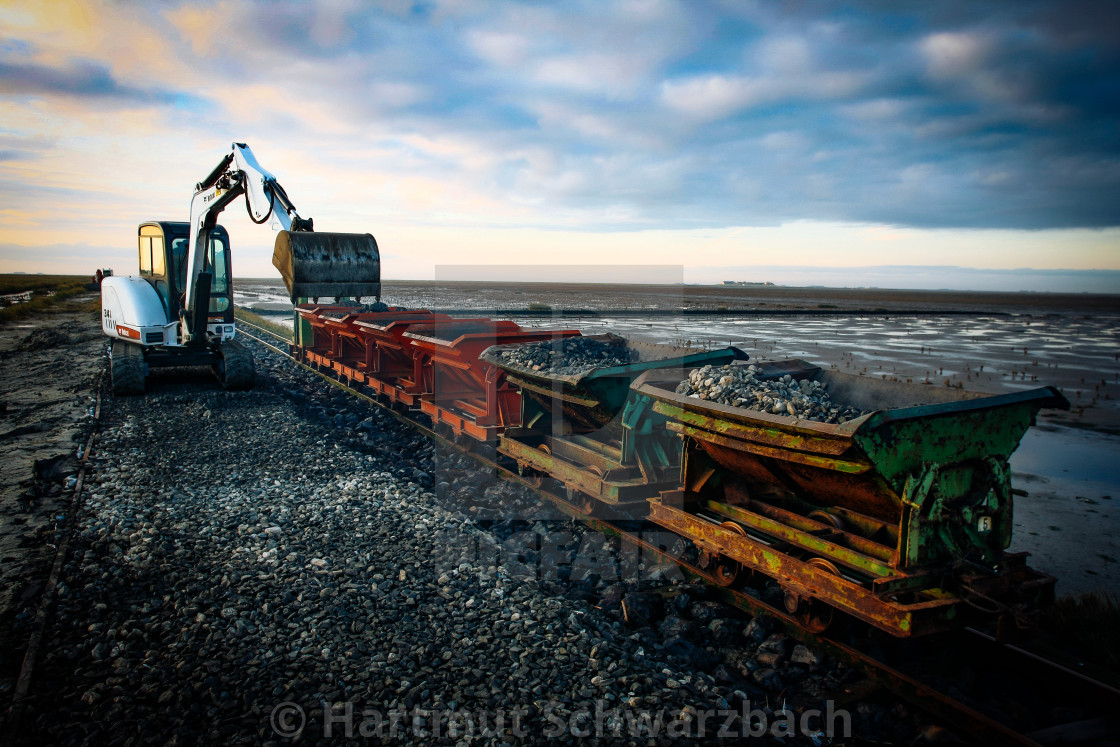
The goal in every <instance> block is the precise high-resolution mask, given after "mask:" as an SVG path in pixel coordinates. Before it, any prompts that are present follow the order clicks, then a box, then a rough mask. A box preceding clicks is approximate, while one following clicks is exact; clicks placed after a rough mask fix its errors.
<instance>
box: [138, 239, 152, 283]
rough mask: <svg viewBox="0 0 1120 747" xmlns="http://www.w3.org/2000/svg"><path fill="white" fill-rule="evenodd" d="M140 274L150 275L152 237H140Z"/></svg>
mask: <svg viewBox="0 0 1120 747" xmlns="http://www.w3.org/2000/svg"><path fill="white" fill-rule="evenodd" d="M140 274H141V275H151V274H152V237H151V236H141V237H140Z"/></svg>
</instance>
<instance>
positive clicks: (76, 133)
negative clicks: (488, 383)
mask: <svg viewBox="0 0 1120 747" xmlns="http://www.w3.org/2000/svg"><path fill="white" fill-rule="evenodd" d="M45 7H46V6H45V4H33V3H26V4H25V5H24V6H23V7H21V9H20V10H19V12H11V13H0V36H3V37H4V38H5V41H3V42H0V101H2V107H3V112H2V114H0V188H2V190H3V194H4V196H5V199H6V200H8V203H9V204H8V207H7V209H9V210H14V211H15V212H14V213H12V215H13V216H23V218H22V220H23V222H21V223H20V224H19V226H20V228H19V231H20V233H19V237H20V241H30V240H31V237H32V236H33V235H34V232H36V231H38V232H39V233H41V234H42V235H43V236H44V239H43V240H44V241H46V242H48V243H50V242H54V243H58V242H59V241H62V240H61V239H59V238H58V236H57V235H56V234H64V235H65V241H63V242H62V243H66V242H69V241H71V240H74V239H73V237H75V236H80V235H81V234H82V232H83V231H87V232H88V231H89V230H91V229H90V223H89V221H90V220H94V219H96V218H95V216H94V214H93V211H91V210H89V205H91V204H95V205H96V206H97V212H100V213H103V214H104V215H105V216H109V217H104V218H101V219H100V221H101V222H100V223H99V224H98V228H97V230H103V231H105V232H110V231H111V232H114V236H115V234H116V233H119V232H121V231H131V228H129V226H134V224H135V222H136V221H137V220H139V218H136V216H135V214H136V213H139V212H142V211H149V210H150V211H151V212H152V214H161V213H166V214H171V213H173V212H175V211H180V212H181V211H182V209H183V206H184V204H185V200H186V196H184V195H183V194H182V192H183V191H189V186H190V185H193V184H194V182H195V181H197V180H198V178H199V177H200V176H202V174H204V173H205V172H206V171H207V170H208V169H209V168H210V167H212V165H213V163H214V162H216V161H217V159H218V158H220V157H221V155H222V154H223V153H224V151H225V149H226V148H227V147H228V144H229V142H230V141H232V140H239V141H245V142H248V143H250V145H251V146H252V147H253V148H254V150H255V151H256V152H257V154H258V155H259V156H260V157H261V159H262V163H264V164H265V165H266V166H267V167H268V168H269V169H270V170H272V171H273V172H274V173H276V174H277V176H278V177H279V178H280V179H281V180H282V182H283V183H284V184H285V187H286V188H287V189H288V191H289V193H290V194H291V195H292V196H293V199H295V200H296V201H297V204H299V205H300V207H301V208H306V210H307V212H308V213H309V214H313V215H315V217H316V219H317V220H316V223H317V225H318V224H320V223H321V222H322V221H326V223H324V225H326V224H345V225H347V226H348V227H350V226H353V227H354V228H361V226H362V225H363V224H367V223H368V224H369V225H370V226H376V225H379V224H389V223H390V222H391V223H392V225H397V226H408V227H410V228H413V229H414V228H415V227H417V226H422V225H425V224H433V225H434V224H440V225H447V226H449V227H450V228H452V229H453V228H455V227H460V228H464V229H470V230H475V229H477V228H478V227H480V226H503V225H504V226H512V225H516V226H534V227H537V228H539V229H541V230H546V229H547V230H559V229H561V228H563V229H570V230H573V231H576V230H579V231H584V232H587V233H588V234H590V233H594V232H617V231H623V232H629V231H636V230H639V229H641V230H655V229H656V230H674V231H679V230H686V229H688V230H692V229H697V230H698V228H700V227H710V228H723V227H727V226H781V225H786V226H788V225H790V224H791V223H794V222H797V221H818V222H830V225H831V224H843V223H850V222H854V223H859V224H864V223H876V224H882V225H889V226H898V227H911V228H946V227H961V228H969V229H990V228H1010V229H1017V230H1030V231H1034V230H1037V229H1047V228H1067V227H1101V226H1115V225H1117V224H1120V208H1117V205H1120V132H1118V130H1117V128H1116V126H1115V123H1116V121H1117V119H1118V118H1120V40H1118V39H1117V38H1115V36H1114V35H1111V34H1109V33H1106V32H1105V29H1106V27H1107V23H1105V21H1106V20H1107V18H1108V17H1109V13H1108V12H1107V7H1106V6H1101V5H1097V4H1093V3H1084V4H1082V3H1074V4H1073V5H1071V6H1069V7H1068V8H1066V9H1065V10H1063V11H1062V12H1058V11H1057V10H1055V9H1054V8H1053V7H1052V6H1051V5H1050V4H1047V3H1036V2H1029V1H1028V2H1024V3H1015V4H1006V5H998V6H992V5H991V4H976V3H965V2H954V1H950V2H945V3H936V4H927V5H898V4H891V5H883V4H874V3H872V4H839V3H813V4H807V3H711V4H707V3H705V4H698V3H686V2H673V1H672V0H622V1H620V2H611V3H603V2H598V1H597V0H573V2H571V3H566V4H564V5H562V6H560V5H551V4H542V3H535V2H502V3H476V2H459V1H458V0H446V1H442V2H429V3H409V2H392V3H378V4H374V3H364V2H360V1H359V0H337V1H335V0H330V1H329V2H317V3H311V4H306V5H303V6H295V5H285V4H276V3H272V2H266V1H265V0H216V2H213V3H210V2H207V3H202V2H195V1H194V0H180V1H177V2H175V3H166V4H147V5H145V4H119V3H112V2H101V0H89V2H85V1H84V0H83V1H82V2H75V3H73V4H72V6H71V5H68V6H66V7H67V8H71V7H73V8H74V9H76V10H75V11H74V12H72V13H71V12H67V13H53V14H52V13H50V12H47V11H46V10H44V9H43V8H45ZM1063 7H1065V6H1063ZM122 39H128V40H129V43H128V44H124V43H122V41H121V40H122ZM128 154H132V155H131V156H130V155H128ZM136 154H142V156H143V157H140V156H138V155H136ZM157 163H158V167H157V166H155V164H157ZM25 184H31V185H33V186H30V187H29V188H27V189H21V185H25ZM51 190H57V191H51ZM188 196H189V195H188ZM52 213H53V214H55V215H58V216H61V217H57V218H55V219H53V220H47V219H45V216H50V215H51V214H52ZM77 216H80V219H79V218H78V217H77ZM143 217H145V218H146V217H148V215H144V216H143ZM233 225H235V224H234V223H233V221H232V220H231V230H236V229H235V228H232V226H233ZM3 229H4V230H7V231H13V230H15V229H14V228H12V227H11V225H5V226H3ZM775 230H777V229H775ZM114 240H116V239H115V238H112V237H109V236H108V235H106V236H103V237H102V239H101V241H100V243H102V244H106V245H108V244H110V243H112V241H114ZM825 243H827V242H825ZM433 246H434V244H433ZM612 246H615V245H612ZM617 246H622V244H619V245H617ZM433 251H434V250H433ZM403 253H406V254H407V253H408V252H407V251H405V252H403Z"/></svg>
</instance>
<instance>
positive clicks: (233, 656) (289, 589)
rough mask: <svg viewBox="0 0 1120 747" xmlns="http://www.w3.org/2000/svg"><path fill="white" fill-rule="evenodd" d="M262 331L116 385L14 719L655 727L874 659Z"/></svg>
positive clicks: (189, 731) (645, 737)
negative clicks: (836, 660)
mask: <svg viewBox="0 0 1120 747" xmlns="http://www.w3.org/2000/svg"><path fill="white" fill-rule="evenodd" d="M247 344H248V343H247ZM251 347H252V349H253V353H254V355H255V356H256V358H257V369H258V385H257V387H256V388H255V389H254V390H252V391H248V392H224V391H221V390H220V389H218V387H217V385H216V384H215V383H214V382H213V380H212V379H211V378H210V377H209V375H208V373H207V372H205V371H204V370H198V371H195V372H194V373H193V375H192V374H189V373H187V372H183V371H178V372H160V373H157V374H156V375H155V376H153V377H152V379H151V380H150V382H149V393H148V394H147V395H145V396H143V397H135V398H109V399H107V401H106V403H105V407H104V411H103V417H102V423H101V429H100V434H99V436H98V439H97V442H96V446H95V451H94V454H93V457H92V460H91V470H90V474H89V476H88V477H87V486H88V488H87V492H86V494H85V497H84V505H83V508H82V510H81V513H80V515H79V517H78V523H77V528H76V532H77V534H76V535H75V537H74V541H73V543H72V545H71V557H70V558H68V560H67V562H66V565H65V566H64V568H63V573H62V579H61V586H60V588H59V590H58V600H57V605H56V610H55V615H54V618H53V622H52V623H51V626H50V627H49V629H48V630H47V633H46V639H47V640H49V641H51V644H50V646H49V647H47V650H45V651H44V652H43V654H42V656H41V658H40V661H39V662H38V666H37V669H36V677H35V681H34V684H33V687H32V696H33V700H32V701H31V703H32V705H31V706H30V707H29V708H28V711H27V713H26V714H25V716H24V719H23V729H22V730H21V732H22V741H24V742H27V743H46V742H50V743H53V744H59V743H62V744H70V743H79V742H98V743H114V744H127V743H132V742H137V743H140V742H143V743H149V742H160V743H170V744H185V743H195V742H198V741H202V740H207V741H215V742H217V743H223V744H225V743H237V742H244V743H258V742H271V741H276V742H277V743H282V742H283V741H284V740H285V739H286V738H289V737H297V736H298V737H299V738H301V739H303V740H305V741H312V742H316V741H321V740H326V739H333V738H338V737H345V736H351V737H353V738H360V737H361V736H363V733H362V732H361V731H360V729H361V728H365V729H366V730H367V731H368V732H369V733H368V734H365V736H372V737H380V738H382V739H383V740H384V741H391V742H411V743H416V744H430V743H437V742H438V743H447V744H456V743H462V744H502V743H508V744H514V743H519V744H520V743H552V744H554V743H566V742H571V743H575V742H577V741H585V738H586V737H588V736H593V735H594V734H596V733H597V731H598V733H599V734H602V735H603V740H604V743H606V742H610V743H632V744H643V745H644V744H647V743H649V742H650V737H651V733H650V732H649V731H648V730H647V731H645V732H642V731H641V729H642V728H643V727H642V723H643V720H644V719H646V718H649V719H651V721H650V723H651V724H652V725H653V726H654V729H655V730H656V731H657V734H656V736H655V737H654V738H653V743H668V742H670V741H673V740H674V739H675V738H679V737H680V736H682V735H696V734H698V733H702V734H705V735H707V737H709V738H714V737H715V736H716V734H717V731H718V730H719V728H720V727H721V726H722V725H723V724H724V723H725V718H726V716H727V714H728V713H729V712H730V711H735V712H740V711H742V712H746V711H747V710H749V709H755V710H757V715H756V721H757V719H758V718H762V719H769V720H770V721H771V722H774V721H775V720H776V719H778V718H779V717H780V715H781V714H780V709H781V708H782V707H783V704H785V705H787V706H789V707H790V708H795V707H796V708H801V709H803V708H804V707H806V706H807V705H811V704H815V703H817V702H818V701H820V700H821V699H822V698H823V697H824V696H825V694H826V693H828V692H832V691H834V690H838V689H840V688H841V687H842V686H843V685H844V683H846V682H851V681H853V680H856V679H859V676H858V674H857V673H855V672H854V671H852V670H847V669H844V668H843V667H840V666H835V665H832V664H831V663H830V662H827V661H825V660H824V658H823V657H821V656H820V655H819V654H817V653H816V652H814V651H812V650H809V649H806V648H805V647H803V646H794V643H795V642H794V641H791V640H789V639H786V638H785V636H782V635H780V634H777V633H775V632H773V631H771V630H770V628H769V626H767V625H766V623H765V621H763V620H750V619H749V618H745V617H742V616H740V615H739V614H738V613H736V612H734V611H732V610H730V609H728V608H726V607H723V606H722V605H718V604H715V603H714V602H711V601H709V600H708V591H707V590H706V589H704V588H702V587H695V586H688V585H678V586H677V587H675V588H674V591H673V593H671V594H669V595H668V596H666V595H665V594H664V593H659V594H653V593H651V590H652V589H654V588H656V587H664V586H665V584H666V583H667V581H669V580H672V577H673V574H672V570H667V569H666V568H665V567H663V566H659V565H658V564H657V563H653V562H644V561H642V560H641V559H637V560H635V559H634V558H630V559H629V561H627V560H625V559H620V555H619V552H618V547H617V546H611V545H609V543H605V538H603V537H602V535H599V534H597V533H595V532H591V531H589V530H587V529H586V528H584V527H583V526H582V525H578V524H573V523H572V522H570V521H568V520H566V519H562V518H557V517H556V515H555V514H554V513H553V512H550V511H548V510H547V509H546V508H541V507H540V506H539V504H538V503H537V502H536V499H535V498H533V497H532V494H530V493H528V492H527V491H523V490H521V489H520V488H515V487H514V486H511V485H509V484H506V483H502V482H499V481H496V480H495V479H494V477H493V475H492V474H491V473H488V472H487V471H485V470H480V469H478V468H477V467H476V466H474V463H473V462H472V461H471V460H470V459H468V458H466V457H463V456H462V455H459V454H456V453H454V452H444V451H440V452H438V453H436V452H434V451H433V446H432V445H431V443H430V442H429V441H427V439H426V438H424V437H423V436H422V435H421V434H419V433H418V432H416V431H415V430H413V429H411V428H409V427H407V426H404V425H401V424H400V423H398V422H397V421H396V420H394V419H393V418H391V417H390V416H389V415H388V414H386V413H383V412H381V411H380V410H378V409H377V408H374V407H371V406H368V405H365V404H363V403H360V402H358V401H356V400H354V399H352V398H350V397H348V396H346V395H345V394H343V393H341V392H339V391H338V390H337V389H334V388H333V387H330V386H329V385H327V384H325V383H323V382H321V381H320V380H319V379H318V378H317V377H315V376H314V375H312V374H310V373H308V372H306V371H302V370H300V369H298V368H296V367H295V366H293V365H291V364H290V363H286V362H283V361H281V360H280V359H278V358H277V357H274V356H271V355H270V354H266V353H265V352H263V350H264V349H263V348H261V347H260V346H258V345H255V344H253V345H252V346H251ZM631 561H632V562H631ZM628 563H629V564H628ZM670 568H671V567H670ZM627 610H631V611H634V610H639V611H640V613H639V612H633V613H628V612H627ZM324 704H326V705H324ZM332 704H337V705H334V706H333V708H332ZM850 707H851V708H852V709H853V710H852V718H853V719H854V728H855V730H856V731H857V732H859V731H860V730H863V731H864V733H876V734H894V735H896V736H906V735H910V736H912V735H913V733H914V728H915V725H914V723H912V722H910V723H909V724H906V722H907V721H909V716H907V715H906V714H905V712H904V711H903V712H901V713H900V712H898V711H897V710H896V711H895V712H888V711H887V710H886V708H884V707H883V706H880V705H877V704H873V703H871V704H861V705H860V708H861V709H862V710H859V709H855V707H854V706H850ZM705 711H712V712H713V713H715V712H717V711H718V712H722V713H723V714H724V715H723V716H721V717H720V718H719V719H716V717H715V716H714V715H713V716H712V717H711V719H712V720H711V721H710V722H709V723H707V725H706V726H702V731H698V728H699V727H700V726H701V725H700V724H698V718H699V716H700V715H701V714H702V713H703V712H705ZM393 714H398V716H396V717H394V716H393ZM401 714H403V715H401ZM374 715H376V718H374ZM393 718H397V719H398V723H397V725H396V731H395V732H390V731H389V729H390V726H391V724H390V720H391V719H393ZM499 718H501V719H504V721H503V722H501V723H497V719H499ZM381 719H383V721H381ZM400 719H404V720H403V721H400ZM456 719H458V722H457V726H458V731H455V730H454V729H452V728H451V727H452V722H454V721H455V720H456ZM468 719H469V720H470V725H469V727H468V723H467V720H468ZM486 719H489V726H488V728H489V729H490V731H489V732H485V731H484V728H483V727H484V726H486V723H485V721H486ZM635 719H637V721H635ZM659 719H661V720H660V721H659ZM658 723H660V724H661V725H660V726H657V724H658ZM741 723H742V722H740V721H735V722H734V726H733V728H734V729H736V730H738V729H740V728H741ZM635 724H637V726H635ZM674 724H676V726H675V729H676V731H675V732H674V731H673V728H674V727H673V725H674ZM297 726H298V727H301V729H296V727H297ZM437 726H438V727H439V728H440V729H441V732H440V734H439V736H438V737H437V736H434V735H433V733H432V732H433V729H434V728H436V727H437ZM378 728H380V729H381V731H377V729H378ZM634 729H638V731H639V733H637V734H635V733H634ZM733 733H734V734H740V732H739V731H734V732H733ZM816 741H818V742H819V739H818V740H816ZM814 742H815V740H814V739H812V738H809V737H806V736H803V737H799V738H798V739H796V740H794V741H792V742H789V741H787V743H795V744H796V743H804V744H811V743H814Z"/></svg>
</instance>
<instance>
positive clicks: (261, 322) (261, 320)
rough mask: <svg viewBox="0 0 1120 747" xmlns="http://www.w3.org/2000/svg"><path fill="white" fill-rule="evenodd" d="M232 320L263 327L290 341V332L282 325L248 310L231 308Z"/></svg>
mask: <svg viewBox="0 0 1120 747" xmlns="http://www.w3.org/2000/svg"><path fill="white" fill-rule="evenodd" d="M233 318H234V319H240V320H241V321H243V322H249V323H250V324H255V325H257V326H258V327H263V328H264V329H267V330H268V331H269V332H273V333H275V334H277V335H280V337H282V338H284V339H285V340H288V341H289V342H290V341H291V339H292V330H290V329H288V328H287V327H285V326H284V325H282V324H277V323H276V322H273V321H270V320H269V319H267V318H266V317H263V316H261V315H260V314H255V313H253V312H252V311H249V310H248V309H243V308H241V307H240V306H235V307H234V308H233Z"/></svg>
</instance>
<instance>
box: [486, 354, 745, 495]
mask: <svg viewBox="0 0 1120 747" xmlns="http://www.w3.org/2000/svg"><path fill="white" fill-rule="evenodd" d="M592 339H594V340H597V341H599V342H605V343H607V344H608V345H610V346H613V347H616V348H617V350H618V351H619V353H620V354H621V357H622V358H629V360H630V363H627V364H625V365H615V366H608V367H601V368H591V369H588V370H585V371H582V372H580V373H577V374H567V375H565V374H550V373H547V372H544V371H532V370H530V369H527V368H525V367H522V366H518V365H513V364H510V363H508V362H506V361H504V360H503V359H502V357H501V355H500V354H501V352H502V351H503V350H504V349H506V348H507V346H494V347H492V348H490V349H489V350H487V351H486V352H485V353H483V355H482V359H483V360H485V361H487V362H488V363H492V364H493V365H495V366H498V367H500V368H502V369H503V370H504V371H505V372H506V378H507V380H508V381H509V382H510V383H512V384H513V385H514V386H516V387H518V388H519V389H520V390H521V427H520V428H510V429H508V430H507V431H506V432H505V434H504V435H503V436H502V438H501V441H500V443H499V445H498V451H499V452H501V453H502V454H505V455H506V456H508V457H510V458H512V459H514V460H515V461H516V462H517V464H518V466H519V468H520V469H521V471H522V473H523V474H525V475H527V476H530V477H532V476H536V475H541V476H543V475H550V476H552V477H554V478H556V479H557V480H559V481H560V482H562V483H563V484H564V486H565V488H566V490H567V494H568V497H569V499H570V500H571V501H572V502H574V503H575V504H576V505H577V506H578V507H579V508H581V509H582V510H584V511H585V512H591V511H592V510H594V509H595V507H596V506H597V505H598V503H600V502H601V503H606V504H610V505H619V504H626V503H630V504H643V503H644V502H645V500H646V499H647V498H648V497H649V496H650V495H651V494H654V493H656V491H657V489H658V486H660V487H667V486H668V485H669V484H671V482H672V481H675V480H676V477H677V474H678V472H679V465H680V440H679V439H678V438H676V436H675V435H674V434H672V433H670V432H669V431H667V430H666V428H665V418H664V416H662V415H659V414H657V413H655V412H654V411H653V408H652V406H651V405H652V401H651V400H650V399H648V398H647V397H645V396H644V395H641V394H639V393H637V392H634V391H632V390H631V388H630V384H631V382H633V380H634V379H635V378H637V377H638V376H639V375H640V374H642V373H644V372H646V371H650V370H654V369H658V370H660V369H672V370H676V371H680V370H682V369H683V368H684V367H687V366H702V365H705V364H709V363H710V364H714V365H721V364H724V363H729V362H731V361H733V360H739V359H744V358H746V354H745V353H743V352H742V351H741V350H738V349H737V348H722V349H719V350H697V349H695V348H680V347H673V346H669V345H654V344H652V343H643V342H634V341H627V340H625V339H623V338H621V337H617V336H615V335H596V336H593V337H592Z"/></svg>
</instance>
